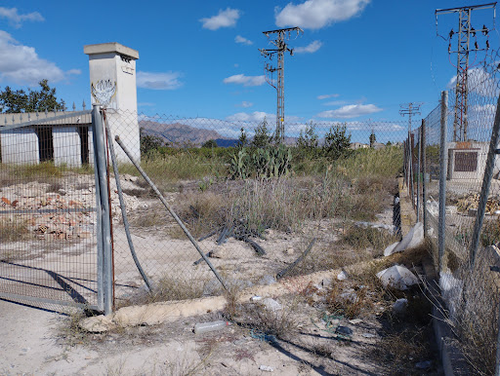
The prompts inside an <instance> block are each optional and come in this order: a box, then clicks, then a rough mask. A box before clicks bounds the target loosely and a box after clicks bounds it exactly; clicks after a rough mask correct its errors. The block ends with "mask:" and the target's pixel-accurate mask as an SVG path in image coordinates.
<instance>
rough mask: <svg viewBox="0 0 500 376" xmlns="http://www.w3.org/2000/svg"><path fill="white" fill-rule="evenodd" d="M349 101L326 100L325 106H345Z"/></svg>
mask: <svg viewBox="0 0 500 376" xmlns="http://www.w3.org/2000/svg"><path fill="white" fill-rule="evenodd" d="M347 103H349V102H347V101H331V102H325V103H323V105H324V106H344V105H346V104H347Z"/></svg>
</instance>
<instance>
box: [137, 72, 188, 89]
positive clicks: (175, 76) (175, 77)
mask: <svg viewBox="0 0 500 376" xmlns="http://www.w3.org/2000/svg"><path fill="white" fill-rule="evenodd" d="M180 77H181V73H179V72H165V73H153V72H137V86H138V87H142V88H144V89H153V90H175V89H178V88H180V87H181V86H182V82H181V81H180V80H179V78H180Z"/></svg>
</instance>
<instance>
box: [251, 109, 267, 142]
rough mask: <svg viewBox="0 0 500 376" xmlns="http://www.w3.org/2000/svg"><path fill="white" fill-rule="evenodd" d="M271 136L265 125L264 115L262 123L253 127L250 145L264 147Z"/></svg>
mask: <svg viewBox="0 0 500 376" xmlns="http://www.w3.org/2000/svg"><path fill="white" fill-rule="evenodd" d="M271 139H272V136H270V135H269V128H268V127H267V119H266V117H264V120H263V121H262V123H260V124H259V125H258V126H257V128H255V136H254V137H253V140H252V143H251V144H252V146H253V147H255V148H259V149H262V148H266V147H267V146H269V144H270V143H271Z"/></svg>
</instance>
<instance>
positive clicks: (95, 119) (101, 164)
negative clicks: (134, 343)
mask: <svg viewBox="0 0 500 376" xmlns="http://www.w3.org/2000/svg"><path fill="white" fill-rule="evenodd" d="M92 139H93V144H94V171H95V177H96V213H97V251H98V257H97V259H98V271H97V274H98V289H100V290H99V291H98V305H99V308H100V309H101V310H103V311H104V314H105V315H109V314H110V313H112V310H113V262H112V248H111V220H110V213H111V211H110V209H111V208H110V205H109V191H108V186H107V185H108V179H107V175H108V169H107V163H106V161H107V158H106V143H105V140H104V128H103V121H102V112H101V107H100V106H99V105H94V106H93V108H92Z"/></svg>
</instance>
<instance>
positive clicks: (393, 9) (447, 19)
mask: <svg viewBox="0 0 500 376" xmlns="http://www.w3.org/2000/svg"><path fill="white" fill-rule="evenodd" d="M481 3H483V2H477V1H472V0H469V1H466V2H463V1H444V0H443V1H436V0H432V1H431V0H419V1H408V0H399V1H388V0H384V1H382V0H308V1H305V0H295V1H293V2H291V1H289V0H277V1H269V0H252V1H242V0H204V1H200V0H197V1H194V0H185V1H172V0H165V1H145V2H137V1H129V0H122V1H120V2H114V1H107V2H102V1H86V2H73V1H58V0H51V1H44V2H41V1H34V0H26V1H24V0H22V1H20V0H15V1H13V0H4V1H2V3H1V6H0V88H3V87H5V86H6V85H9V86H11V87H12V88H26V87H32V88H36V87H37V84H36V82H37V81H39V80H40V79H43V78H48V79H49V84H50V85H51V86H53V87H56V88H57V94H58V96H59V97H60V98H63V99H64V100H65V101H66V102H67V104H68V105H69V106H70V107H71V105H72V104H73V102H75V103H76V105H77V107H78V108H80V106H81V103H82V101H83V100H85V102H86V103H87V104H89V102H90V91H89V86H90V83H89V76H88V57H87V56H86V55H85V54H84V53H83V46H84V45H86V44H95V43H105V42H119V43H121V44H124V45H126V46H128V47H131V48H134V49H136V50H138V51H139V54H140V59H139V60H138V61H137V72H138V76H137V77H138V86H139V87H138V102H139V108H138V110H139V111H140V112H145V113H147V114H162V115H163V114H165V115H169V116H180V117H196V116H199V117H206V118H216V119H223V120H255V119H261V118H262V116H264V115H265V114H267V116H268V117H269V118H270V119H271V123H272V121H273V120H272V117H274V114H275V112H276V91H275V90H274V89H273V88H272V87H271V86H269V85H268V84H267V83H266V82H265V80H264V77H263V75H264V68H263V67H264V63H265V60H264V59H263V58H262V57H261V56H260V53H259V51H258V48H270V47H271V46H270V44H269V43H268V39H267V38H266V37H265V36H264V35H263V34H262V31H265V30H272V29H276V28H279V27H291V26H300V27H302V28H303V29H304V34H303V35H301V36H299V37H298V38H297V39H292V40H290V41H289V46H290V47H293V48H295V54H294V56H293V57H290V56H286V58H285V95H286V97H285V102H286V109H285V112H286V116H287V120H289V121H290V120H292V121H298V122H306V121H309V120H314V121H348V122H356V121H366V120H368V119H373V120H375V121H383V120H392V121H398V120H400V119H401V116H400V115H399V112H398V111H399V109H400V104H402V103H407V102H423V106H422V114H423V115H425V114H427V113H428V112H430V111H431V110H432V109H433V108H434V107H435V106H436V105H437V103H438V100H439V95H440V91H441V90H444V89H446V88H447V85H449V83H450V81H451V80H452V79H453V77H454V75H455V68H454V67H453V65H452V64H450V61H449V55H448V42H446V41H445V40H443V39H442V38H439V37H436V27H435V17H434V11H435V9H436V8H449V7H456V6H464V5H474V4H481ZM483 23H486V24H487V25H492V24H493V23H492V12H491V11H485V10H481V11H476V12H475V13H473V26H475V27H476V28H481V26H482V24H483ZM457 24H458V20H457V16H456V15H444V16H441V17H440V18H439V28H440V32H441V33H442V34H444V35H447V34H448V32H449V30H450V29H451V28H452V27H454V29H455V30H456V29H457ZM455 41H456V40H455ZM455 41H454V42H455ZM480 41H481V40H480ZM490 43H491V45H492V47H493V48H498V33H497V32H493V33H492V34H491V35H490ZM451 59H452V61H454V60H456V57H455V56H452V58H451Z"/></svg>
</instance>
